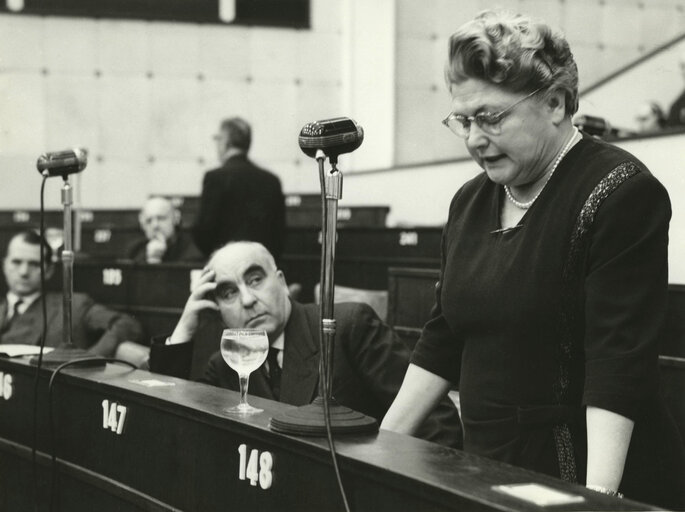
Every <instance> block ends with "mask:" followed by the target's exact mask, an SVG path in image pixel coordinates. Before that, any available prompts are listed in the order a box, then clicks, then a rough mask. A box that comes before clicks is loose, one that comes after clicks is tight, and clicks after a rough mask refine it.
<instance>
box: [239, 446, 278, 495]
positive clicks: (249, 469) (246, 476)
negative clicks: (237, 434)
mask: <svg viewBox="0 0 685 512" xmlns="http://www.w3.org/2000/svg"><path fill="white" fill-rule="evenodd" d="M247 452H248V449H247V445H246V444H241V445H240V446H239V447H238V453H239V454H240V462H239V464H240V466H239V467H238V479H240V480H249V481H250V485H257V482H259V486H260V487H261V488H262V489H268V488H269V487H271V483H272V482H273V474H272V472H271V470H272V469H273V465H274V459H273V456H272V455H271V452H262V453H261V454H260V453H259V450H255V449H252V450H250V454H249V457H248V453H247Z"/></svg>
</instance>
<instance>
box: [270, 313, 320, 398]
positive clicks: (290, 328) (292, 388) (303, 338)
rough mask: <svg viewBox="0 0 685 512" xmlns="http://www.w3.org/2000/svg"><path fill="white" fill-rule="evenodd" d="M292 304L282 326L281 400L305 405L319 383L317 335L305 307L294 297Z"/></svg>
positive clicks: (312, 396)
mask: <svg viewBox="0 0 685 512" xmlns="http://www.w3.org/2000/svg"><path fill="white" fill-rule="evenodd" d="M292 306H293V307H292V312H291V313H290V319H289V320H288V323H287V324H286V326H285V341H284V344H285V349H284V353H283V373H282V374H281V399H280V401H281V402H283V403H287V404H292V405H306V404H308V403H310V402H311V401H312V400H313V399H314V397H315V396H316V393H317V388H318V384H319V346H318V337H316V336H315V334H316V333H315V332H312V329H311V327H310V321H309V320H310V319H309V318H308V315H307V313H308V311H307V310H306V309H305V307H304V306H302V305H301V304H298V303H297V302H294V301H293V302H292Z"/></svg>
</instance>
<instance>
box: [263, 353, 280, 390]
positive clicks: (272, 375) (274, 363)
mask: <svg viewBox="0 0 685 512" xmlns="http://www.w3.org/2000/svg"><path fill="white" fill-rule="evenodd" d="M279 352H280V349H277V348H275V347H269V355H268V356H267V357H266V360H267V361H268V362H269V384H270V385H271V391H272V392H273V394H274V398H275V399H276V400H278V399H279V398H280V396H281V371H282V370H281V367H280V366H278V353H279Z"/></svg>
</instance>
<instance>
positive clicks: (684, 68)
mask: <svg viewBox="0 0 685 512" xmlns="http://www.w3.org/2000/svg"><path fill="white" fill-rule="evenodd" d="M678 65H679V66H680V74H681V75H682V77H683V81H685V52H683V53H682V54H681V55H680V60H679V62H678ZM666 124H667V125H668V126H683V125H685V90H683V92H682V93H681V94H680V96H678V98H677V99H676V100H675V101H674V102H673V104H672V105H671V108H670V110H669V112H668V118H667V119H666Z"/></svg>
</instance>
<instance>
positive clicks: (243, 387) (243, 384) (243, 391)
mask: <svg viewBox="0 0 685 512" xmlns="http://www.w3.org/2000/svg"><path fill="white" fill-rule="evenodd" d="M249 378H250V374H249V373H245V374H242V373H241V374H240V376H239V380H240V405H247V384H248V379H249Z"/></svg>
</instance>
